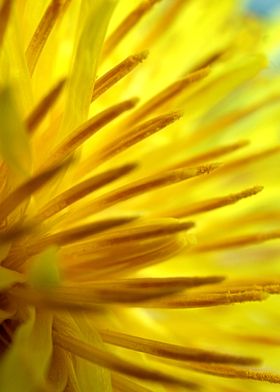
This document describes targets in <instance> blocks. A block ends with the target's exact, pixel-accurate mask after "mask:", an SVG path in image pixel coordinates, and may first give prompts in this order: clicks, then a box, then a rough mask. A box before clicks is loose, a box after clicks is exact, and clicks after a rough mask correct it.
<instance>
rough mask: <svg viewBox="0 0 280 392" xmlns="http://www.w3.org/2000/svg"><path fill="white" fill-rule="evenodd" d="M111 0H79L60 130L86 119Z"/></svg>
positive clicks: (110, 11)
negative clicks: (78, 13)
mask: <svg viewBox="0 0 280 392" xmlns="http://www.w3.org/2000/svg"><path fill="white" fill-rule="evenodd" d="M115 5H116V1H115V0H95V1H92V0H83V1H82V3H81V12H80V18H79V22H78V26H82V27H81V28H80V31H79V32H78V35H79V38H78V40H77V44H76V50H75V54H74V58H73V63H72V69H71V72H70V79H69V85H68V97H67V101H66V110H65V116H64V121H63V125H62V133H63V134H64V135H65V134H66V135H67V133H69V132H70V131H71V130H73V129H74V128H76V127H77V126H79V125H80V124H81V123H82V122H83V121H85V120H86V118H87V115H88V110H89V106H90V103H91V98H92V92H93V86H94V82H95V77H96V68H97V64H98V59H99V55H100V51H101V48H102V43H103V40H104V36H105V33H106V30H107V26H108V23H109V20H110V17H111V14H112V12H113V9H114V7H115Z"/></svg>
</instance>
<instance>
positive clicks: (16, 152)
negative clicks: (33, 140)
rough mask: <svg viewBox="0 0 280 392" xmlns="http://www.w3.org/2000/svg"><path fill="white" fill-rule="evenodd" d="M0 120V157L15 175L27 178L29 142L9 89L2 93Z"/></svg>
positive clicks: (0, 94) (29, 161) (0, 97)
mask: <svg viewBox="0 0 280 392" xmlns="http://www.w3.org/2000/svg"><path fill="white" fill-rule="evenodd" d="M0 118H1V130H0V155H1V156H2V157H3V159H4V161H5V162H6V163H7V165H8V166H9V167H10V168H11V169H12V170H13V171H14V172H15V173H17V174H20V175H21V176H26V175H27V174H28V172H29V170H30V164H31V153H30V146H29V140H28V136H27V134H26V132H25V129H24V126H23V122H22V121H21V118H20V116H19V114H18V111H17V108H16V105H15V102H14V100H13V97H12V93H11V90H10V89H9V88H5V89H3V90H2V91H1V92H0Z"/></svg>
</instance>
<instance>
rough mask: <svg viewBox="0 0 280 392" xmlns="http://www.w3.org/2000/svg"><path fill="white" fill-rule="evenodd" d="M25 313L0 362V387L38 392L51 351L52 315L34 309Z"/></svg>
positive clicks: (42, 385) (14, 391)
mask: <svg viewBox="0 0 280 392" xmlns="http://www.w3.org/2000/svg"><path fill="white" fill-rule="evenodd" d="M28 316H29V317H28V319H27V320H26V321H25V322H23V323H22V325H21V326H20V327H19V328H18V329H17V331H16V333H15V336H14V338H13V345H12V346H11V348H10V349H9V350H8V351H7V352H6V354H5V355H4V356H3V357H2V360H1V362H0V390H1V391H7V392H8V391H9V392H23V391H24V392H38V391H39V390H42V388H43V387H44V386H45V381H44V379H45V376H46V373H47V371H48V366H49V360H50V357H51V353H52V316H50V315H49V314H48V313H47V312H46V311H45V312H42V313H41V312H37V313H35V310H34V309H30V310H29V315H28Z"/></svg>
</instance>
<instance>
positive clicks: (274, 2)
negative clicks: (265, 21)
mask: <svg viewBox="0 0 280 392" xmlns="http://www.w3.org/2000/svg"><path fill="white" fill-rule="evenodd" d="M245 7H246V8H247V10H249V11H250V12H253V13H254V14H256V15H258V16H260V17H262V18H276V17H278V16H279V12H280V1H279V0H246V1H245Z"/></svg>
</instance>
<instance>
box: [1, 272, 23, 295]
mask: <svg viewBox="0 0 280 392" xmlns="http://www.w3.org/2000/svg"><path fill="white" fill-rule="evenodd" d="M23 280H24V278H23V276H22V275H21V274H19V273H18V272H16V271H12V270H10V269H8V268H4V267H0V290H4V289H7V288H9V287H11V286H12V285H13V284H14V283H18V282H22V281H23Z"/></svg>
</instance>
